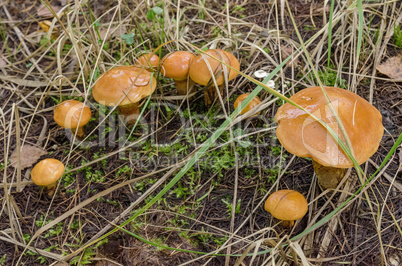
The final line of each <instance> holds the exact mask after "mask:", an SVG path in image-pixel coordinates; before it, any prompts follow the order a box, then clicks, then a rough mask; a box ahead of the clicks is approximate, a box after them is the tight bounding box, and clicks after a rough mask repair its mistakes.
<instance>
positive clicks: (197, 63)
mask: <svg viewBox="0 0 402 266" xmlns="http://www.w3.org/2000/svg"><path fill="white" fill-rule="evenodd" d="M208 55H211V56H213V57H215V58H217V59H219V60H220V61H223V62H225V63H226V64H228V65H230V66H231V67H233V68H234V69H236V70H240V63H239V61H238V60H237V58H236V57H235V56H234V55H232V54H231V53H229V52H226V51H223V50H220V49H211V50H207V51H205V52H204V53H200V54H199V55H198V56H196V57H195V59H194V60H193V62H192V63H191V66H190V72H189V75H190V78H191V79H192V80H193V81H194V82H195V83H198V84H200V85H204V86H205V85H207V84H208V83H209V82H210V80H211V78H212V75H211V71H210V70H209V68H208V65H207V63H206V62H208V63H209V65H210V66H211V70H212V73H213V74H214V75H215V78H216V83H217V84H218V85H222V84H223V83H224V82H225V79H224V73H223V67H222V64H221V63H220V62H219V61H218V60H216V59H214V58H212V57H210V56H208ZM226 69H227V71H228V80H232V79H234V78H235V77H236V76H237V72H236V71H234V70H233V69H230V68H228V67H226Z"/></svg>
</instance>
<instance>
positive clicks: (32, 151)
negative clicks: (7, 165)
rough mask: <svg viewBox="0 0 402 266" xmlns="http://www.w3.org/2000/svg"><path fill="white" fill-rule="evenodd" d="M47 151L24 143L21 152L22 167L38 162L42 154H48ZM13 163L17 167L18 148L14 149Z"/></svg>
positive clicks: (11, 160) (11, 158)
mask: <svg viewBox="0 0 402 266" xmlns="http://www.w3.org/2000/svg"><path fill="white" fill-rule="evenodd" d="M46 154H47V152H45V151H44V150H42V149H40V148H37V147H35V146H31V145H23V146H22V149H21V152H20V159H21V169H24V168H27V167H30V166H32V165H33V164H34V163H36V162H37V161H38V160H39V158H40V157H41V156H42V155H46ZM10 162H11V165H12V166H13V167H15V168H17V164H18V158H17V149H15V150H14V151H13V153H12V154H11V156H10Z"/></svg>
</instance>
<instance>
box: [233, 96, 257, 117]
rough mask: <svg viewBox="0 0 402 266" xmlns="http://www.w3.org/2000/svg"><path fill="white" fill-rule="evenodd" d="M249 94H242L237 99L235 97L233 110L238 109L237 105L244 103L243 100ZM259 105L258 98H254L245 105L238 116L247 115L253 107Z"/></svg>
mask: <svg viewBox="0 0 402 266" xmlns="http://www.w3.org/2000/svg"><path fill="white" fill-rule="evenodd" d="M249 95H250V93H244V94H242V95H240V96H239V97H237V99H236V101H235V102H234V108H235V109H236V108H237V107H239V105H240V104H241V103H242V102H243V101H244V99H246V98H247V96H249ZM260 103H261V100H260V98H258V97H257V96H256V97H254V98H253V99H251V101H250V102H249V103H248V104H247V105H246V107H244V109H243V110H242V111H241V112H240V114H242V115H244V114H245V113H247V112H248V111H250V110H251V109H253V108H254V107H256V106H257V105H259V104H260Z"/></svg>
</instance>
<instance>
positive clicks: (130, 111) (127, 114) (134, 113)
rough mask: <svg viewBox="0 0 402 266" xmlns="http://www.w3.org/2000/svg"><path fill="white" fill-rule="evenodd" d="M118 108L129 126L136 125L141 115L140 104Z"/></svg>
mask: <svg viewBox="0 0 402 266" xmlns="http://www.w3.org/2000/svg"><path fill="white" fill-rule="evenodd" d="M117 108H118V110H119V113H120V114H121V115H122V116H123V117H124V120H125V122H126V123H127V124H134V123H135V121H137V119H138V117H139V115H140V105H139V103H132V104H126V105H120V106H119V107H117Z"/></svg>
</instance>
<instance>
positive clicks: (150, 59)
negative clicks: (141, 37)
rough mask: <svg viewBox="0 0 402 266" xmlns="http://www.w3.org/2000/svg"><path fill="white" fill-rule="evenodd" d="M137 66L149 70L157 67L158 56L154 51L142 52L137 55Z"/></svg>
mask: <svg viewBox="0 0 402 266" xmlns="http://www.w3.org/2000/svg"><path fill="white" fill-rule="evenodd" d="M137 62H138V64H136V66H137V67H141V66H144V67H145V69H146V70H148V71H151V70H152V68H154V69H157V68H158V66H159V56H157V55H156V54H154V53H150V54H144V55H141V56H140V57H138V59H137Z"/></svg>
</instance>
